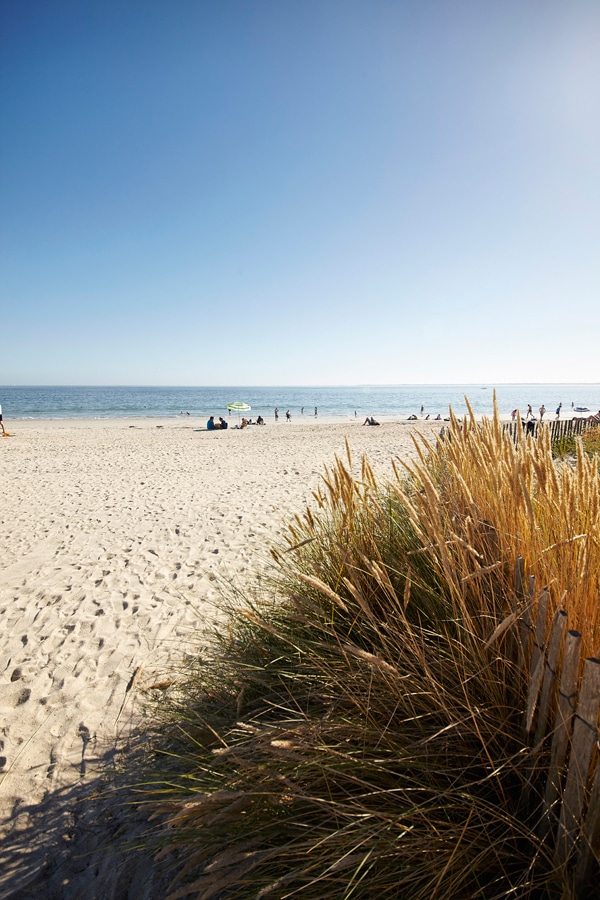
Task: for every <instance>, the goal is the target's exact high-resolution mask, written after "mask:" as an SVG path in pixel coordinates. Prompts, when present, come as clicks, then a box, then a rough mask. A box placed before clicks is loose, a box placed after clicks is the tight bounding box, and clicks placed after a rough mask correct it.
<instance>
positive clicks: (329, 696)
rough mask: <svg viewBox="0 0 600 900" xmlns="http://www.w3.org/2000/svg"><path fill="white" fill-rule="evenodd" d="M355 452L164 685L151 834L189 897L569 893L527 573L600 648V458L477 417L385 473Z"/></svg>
mask: <svg viewBox="0 0 600 900" xmlns="http://www.w3.org/2000/svg"><path fill="white" fill-rule="evenodd" d="M354 462H355V461H353V460H352V458H351V455H350V451H349V449H348V450H347V456H346V458H344V459H336V461H335V463H334V464H333V465H332V466H331V467H330V468H328V469H327V470H326V471H325V473H324V477H323V482H322V486H321V488H320V489H319V490H318V491H317V493H316V494H315V498H314V499H315V502H314V504H312V505H311V507H310V508H308V509H307V510H306V511H305V513H304V514H303V515H299V516H297V517H295V519H294V520H293V521H292V522H291V523H290V526H289V531H288V534H287V538H286V540H285V541H284V542H282V543H281V544H280V545H279V546H276V547H274V548H273V551H272V553H273V564H274V565H273V570H272V572H271V573H270V574H269V576H268V577H266V578H265V577H263V578H262V579H261V582H260V584H259V585H258V586H257V587H256V588H255V589H249V590H247V591H246V590H245V591H243V592H241V591H239V590H236V589H233V588H232V589H231V591H230V594H229V597H228V598H227V601H226V605H227V620H226V624H225V625H223V626H221V627H220V628H219V629H218V630H217V631H216V632H215V633H214V635H213V640H212V643H211V645H210V647H209V648H204V649H203V650H202V653H201V654H200V653H199V655H198V658H197V660H195V661H192V663H191V664H190V667H189V670H188V672H187V674H186V676H185V678H181V679H179V680H178V682H177V683H176V684H174V685H172V686H170V687H169V689H168V691H166V692H165V691H163V690H161V691H160V692H157V693H160V697H161V700H160V702H158V701H157V704H156V706H155V707H154V709H153V710H152V716H153V718H152V721H153V727H152V728H151V729H150V730H149V732H148V734H147V735H145V736H144V740H143V742H142V745H141V746H142V751H143V759H142V760H141V761H140V765H141V766H142V769H141V770H140V771H138V773H137V779H136V791H137V796H138V798H139V802H140V804H141V805H142V806H143V807H146V808H147V810H148V813H149V814H150V815H151V816H152V817H153V818H154V821H155V822H156V823H157V825H156V829H155V831H154V832H153V833H149V836H148V845H147V847H146V848H145V849H153V848H154V849H156V848H158V853H159V856H160V857H161V858H162V859H163V861H164V862H165V863H166V864H168V865H170V866H171V867H172V874H173V879H172V884H171V890H170V894H169V896H170V897H171V898H172V900H175V898H180V897H188V896H193V897H199V898H205V900H208V898H212V900H216V898H222V897H227V898H248V897H253V898H284V897H286V898H287V897H302V898H322V897H325V896H331V897H336V898H337V897H343V898H372V897H375V896H380V897H382V898H385V897H389V898H392V897H393V898H400V897H410V898H416V900H421V898H423V900H425V898H431V897H435V898H463V897H469V898H482V900H483V898H485V900H494V898H508V897H510V898H525V897H531V898H533V897H536V898H538V897H564V898H567V897H570V896H573V895H572V893H571V890H572V889H571V884H570V882H569V880H568V875H567V874H565V872H564V871H562V870H561V871H559V870H557V869H556V867H555V865H554V861H553V853H552V848H551V847H550V846H549V845H548V844H546V843H545V841H544V840H542V839H540V838H539V837H538V836H537V833H536V823H537V821H538V819H539V800H540V793H541V791H542V790H543V786H542V785H541V783H540V784H538V783H537V782H535V780H534V781H533V783H532V781H531V767H530V766H529V765H528V761H529V751H528V747H527V745H526V743H525V740H524V736H523V730H522V728H523V713H524V708H525V704H526V691H527V684H526V682H525V680H524V674H523V672H522V670H521V668H520V667H519V665H518V661H517V658H516V655H515V653H514V646H515V643H514V635H515V624H516V622H517V620H518V611H519V610H520V609H522V608H523V606H524V605H525V604H528V603H529V604H530V603H531V599H530V598H527V597H523V596H519V595H518V594H516V593H515V580H514V572H515V565H516V563H517V559H518V558H519V557H521V558H522V559H523V560H524V566H525V572H526V575H527V576H528V577H535V579H536V583H537V584H538V585H540V586H542V585H543V586H546V587H547V588H548V591H549V595H550V605H551V608H553V609H558V608H559V607H563V608H564V609H566V611H567V613H568V624H569V627H570V628H577V629H579V630H580V631H581V632H582V634H583V642H584V650H583V655H590V654H593V653H597V651H598V638H599V635H600V629H599V624H600V623H599V621H598V616H599V612H598V591H599V586H600V478H599V472H598V464H597V461H596V459H595V458H593V457H590V456H589V455H587V454H586V453H584V452H579V453H578V456H577V463H576V465H575V466H574V467H572V466H568V465H560V466H559V465H557V464H556V463H555V462H554V461H553V458H552V447H551V445H550V441H549V438H548V436H547V435H546V434H545V433H544V432H542V434H541V435H540V439H539V440H538V441H534V440H532V439H531V438H526V439H523V440H519V441H517V443H514V442H513V440H512V439H511V438H510V437H509V436H508V435H507V434H506V433H505V432H504V430H503V428H502V425H501V423H500V420H499V417H498V415H497V414H496V415H495V416H494V418H493V419H492V420H488V421H484V422H483V423H478V422H477V421H476V419H475V416H474V415H473V414H470V415H469V416H467V417H466V418H465V419H464V420H462V421H459V420H458V419H457V418H455V417H452V418H451V422H450V426H449V428H448V429H447V431H446V433H445V435H444V437H443V439H440V440H438V442H437V443H436V444H435V445H434V444H430V443H427V441H425V440H423V439H421V440H420V441H419V444H418V458H417V459H416V461H414V462H412V463H401V462H400V461H397V463H396V466H395V477H394V478H393V479H392V480H391V482H389V483H386V484H378V482H377V481H376V479H375V477H374V475H373V472H372V470H371V467H370V465H369V462H368V460H366V459H364V460H362V465H361V466H360V467H359V469H360V470H359V471H357V469H356V467H355V465H354ZM515 610H517V614H515ZM532 612H533V613H534V612H535V610H533V611H532ZM138 761H139V760H138ZM142 773H143V775H142Z"/></svg>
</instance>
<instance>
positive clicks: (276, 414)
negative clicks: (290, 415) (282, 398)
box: [275, 406, 279, 422]
mask: <svg viewBox="0 0 600 900" xmlns="http://www.w3.org/2000/svg"><path fill="white" fill-rule="evenodd" d="M278 419H279V407H278V406H276V407H275V421H276V422H277V420H278Z"/></svg>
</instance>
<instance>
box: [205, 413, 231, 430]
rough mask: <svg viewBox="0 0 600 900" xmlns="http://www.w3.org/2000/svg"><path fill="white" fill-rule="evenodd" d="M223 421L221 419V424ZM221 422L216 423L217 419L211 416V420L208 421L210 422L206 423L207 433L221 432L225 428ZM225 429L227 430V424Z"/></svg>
mask: <svg viewBox="0 0 600 900" xmlns="http://www.w3.org/2000/svg"><path fill="white" fill-rule="evenodd" d="M222 421H223V420H222V419H221V422H222ZM221 422H215V417H214V416H211V417H210V419H209V420H208V422H207V423H206V430H207V431H219V430H220V429H221V428H222V427H223V426H222V425H221ZM225 428H227V424H225Z"/></svg>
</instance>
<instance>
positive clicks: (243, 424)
mask: <svg viewBox="0 0 600 900" xmlns="http://www.w3.org/2000/svg"><path fill="white" fill-rule="evenodd" d="M247 427H248V419H242V424H241V425H240V428H247Z"/></svg>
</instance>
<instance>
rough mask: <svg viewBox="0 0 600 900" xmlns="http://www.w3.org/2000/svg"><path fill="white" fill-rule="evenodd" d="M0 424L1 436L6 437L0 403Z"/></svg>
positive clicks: (6, 432)
mask: <svg viewBox="0 0 600 900" xmlns="http://www.w3.org/2000/svg"><path fill="white" fill-rule="evenodd" d="M0 425H2V437H7V435H8V431H7V430H6V428H5V427H4V422H3V421H2V406H1V405H0Z"/></svg>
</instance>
